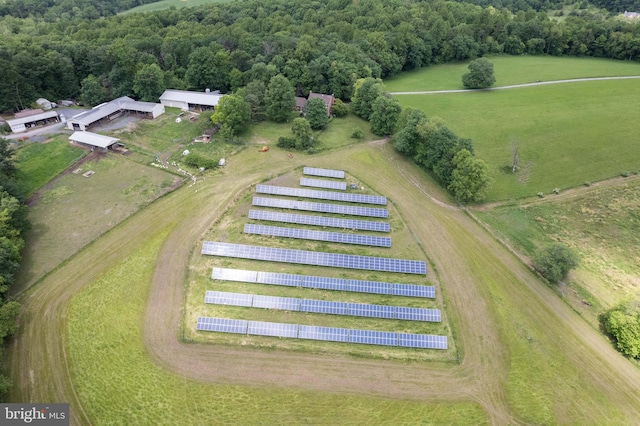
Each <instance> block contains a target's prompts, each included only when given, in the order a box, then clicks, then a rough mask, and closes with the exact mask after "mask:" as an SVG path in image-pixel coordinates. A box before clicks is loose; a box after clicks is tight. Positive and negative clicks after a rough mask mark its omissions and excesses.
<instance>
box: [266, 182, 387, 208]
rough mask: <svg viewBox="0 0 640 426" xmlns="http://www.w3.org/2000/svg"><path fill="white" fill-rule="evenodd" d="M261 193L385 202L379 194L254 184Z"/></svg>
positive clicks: (321, 198)
mask: <svg viewBox="0 0 640 426" xmlns="http://www.w3.org/2000/svg"><path fill="white" fill-rule="evenodd" d="M256 192H258V193H261V194H271V195H285V196H287V197H302V198H317V199H320V200H332V201H346V202H348V203H362V204H381V205H383V206H384V205H386V204H387V197H383V196H380V195H365V194H351V193H347V192H332V191H317V190H315V189H302V188H291V187H288V186H275V185H263V184H259V185H256Z"/></svg>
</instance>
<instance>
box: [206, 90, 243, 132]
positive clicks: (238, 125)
mask: <svg viewBox="0 0 640 426" xmlns="http://www.w3.org/2000/svg"><path fill="white" fill-rule="evenodd" d="M211 121H213V124H217V125H218V126H220V129H219V132H220V134H221V136H222V137H224V138H231V137H233V136H238V135H239V134H240V133H242V132H244V131H245V130H246V129H247V127H248V126H249V124H250V123H251V107H250V106H249V103H248V102H247V101H246V100H245V99H244V97H243V96H242V95H241V94H233V95H228V96H223V97H222V98H220V102H219V103H218V105H217V106H216V110H215V112H214V113H213V115H212V116H211Z"/></svg>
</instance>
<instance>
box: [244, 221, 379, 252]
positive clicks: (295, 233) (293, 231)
mask: <svg viewBox="0 0 640 426" xmlns="http://www.w3.org/2000/svg"><path fill="white" fill-rule="evenodd" d="M244 232H245V234H257V235H270V236H274V237H285V238H297V239H303V240H313V241H327V242H332V243H342V244H358V245H366V246H373V247H391V238H388V237H373V236H370V235H359V234H344V233H340V232H325V231H312V230H310V229H299V228H282V227H279V226H267V225H256V224H253V223H246V224H245V225H244Z"/></svg>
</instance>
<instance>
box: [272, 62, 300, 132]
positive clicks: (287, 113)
mask: <svg viewBox="0 0 640 426" xmlns="http://www.w3.org/2000/svg"><path fill="white" fill-rule="evenodd" d="M265 106H266V111H267V116H268V117H269V118H270V119H272V120H273V121H276V122H283V121H287V119H288V118H289V117H291V113H292V112H293V108H294V107H295V106H296V99H295V96H294V93H293V87H292V86H291V83H289V80H287V78H286V77H285V76H283V75H282V74H278V75H276V76H274V77H272V78H271V80H270V81H269V86H268V87H267V92H266V93H265Z"/></svg>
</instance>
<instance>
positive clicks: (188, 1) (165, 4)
mask: <svg viewBox="0 0 640 426" xmlns="http://www.w3.org/2000/svg"><path fill="white" fill-rule="evenodd" d="M228 1H231V0H160V1H157V2H154V3H149V4H143V5H142V6H137V7H134V8H133V9H129V10H127V11H124V12H120V15H123V14H126V13H138V12H153V11H155V10H164V9H169V8H170V7H175V8H176V9H182V8H183V7H195V6H202V5H203V4H210V3H226V2H228Z"/></svg>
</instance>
